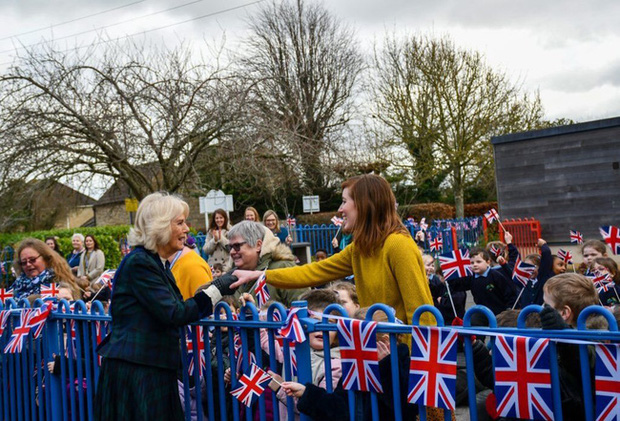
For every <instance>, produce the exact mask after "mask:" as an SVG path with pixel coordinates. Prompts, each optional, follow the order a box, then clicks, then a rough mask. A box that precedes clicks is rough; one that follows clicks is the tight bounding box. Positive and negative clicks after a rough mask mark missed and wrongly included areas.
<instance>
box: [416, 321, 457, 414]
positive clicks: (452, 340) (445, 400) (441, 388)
mask: <svg viewBox="0 0 620 421" xmlns="http://www.w3.org/2000/svg"><path fill="white" fill-rule="evenodd" d="M457 339H458V334H457V332H456V330H450V329H440V328H437V327H422V326H413V333H412V340H411V362H410V365H409V389H408V391H409V393H408V395H407V402H409V403H415V404H418V405H426V406H434V407H437V408H444V409H449V410H450V411H454V406H455V404H454V396H455V393H456V343H457Z"/></svg>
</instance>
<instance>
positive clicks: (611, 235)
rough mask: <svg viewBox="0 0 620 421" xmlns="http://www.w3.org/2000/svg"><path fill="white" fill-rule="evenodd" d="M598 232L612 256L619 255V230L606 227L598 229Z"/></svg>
mask: <svg viewBox="0 0 620 421" xmlns="http://www.w3.org/2000/svg"><path fill="white" fill-rule="evenodd" d="M599 231H600V232H601V235H602V236H603V240H605V242H606V243H607V244H608V245H609V247H610V248H611V250H612V251H613V252H614V254H620V230H619V229H618V227H614V226H612V225H607V226H604V227H600V228H599Z"/></svg>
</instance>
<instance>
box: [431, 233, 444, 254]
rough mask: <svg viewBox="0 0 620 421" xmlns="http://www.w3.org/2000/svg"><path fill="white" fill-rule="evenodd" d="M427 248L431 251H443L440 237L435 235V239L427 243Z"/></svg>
mask: <svg viewBox="0 0 620 421" xmlns="http://www.w3.org/2000/svg"><path fill="white" fill-rule="evenodd" d="M429 246H430V249H431V251H441V250H443V240H442V238H441V235H439V234H437V237H435V238H434V239H432V240H431V241H430V242H429Z"/></svg>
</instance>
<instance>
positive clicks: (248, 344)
mask: <svg viewBox="0 0 620 421" xmlns="http://www.w3.org/2000/svg"><path fill="white" fill-rule="evenodd" d="M42 304H43V302H42V301H41V300H37V301H36V302H35V304H34V305H35V306H40V305H42ZM293 306H294V307H299V308H300V310H299V312H298V313H297V314H298V316H299V318H300V320H301V322H302V326H303V330H304V332H305V333H306V336H307V335H308V334H309V333H310V332H323V333H325V332H332V331H335V330H336V325H335V324H334V323H333V321H330V314H333V313H331V312H332V311H335V313H336V314H339V315H341V316H346V312H345V310H344V309H343V308H342V307H341V306H339V305H330V306H329V307H327V308H326V309H325V311H324V312H323V314H322V316H321V317H320V318H319V319H316V318H313V317H310V314H309V312H308V311H307V310H306V307H305V302H295V303H293ZM27 308H28V302H27V301H26V300H21V301H20V302H19V303H17V302H15V301H14V300H7V303H6V308H3V307H1V306H0V309H2V310H4V309H9V310H10V311H11V315H10V318H9V322H8V324H7V329H6V330H7V332H5V333H4V335H2V338H0V346H1V347H2V350H4V347H5V346H6V344H7V342H8V339H9V336H10V335H11V332H12V330H13V328H14V327H15V326H16V323H17V321H18V319H19V315H20V313H21V312H22V311H24V309H27ZM541 309H542V308H541V307H540V306H535V305H533V306H528V307H526V308H525V309H523V310H522V312H521V314H520V315H519V318H518V321H517V327H516V328H497V327H496V326H497V323H496V320H495V316H494V315H493V313H492V312H490V311H489V310H488V309H487V308H486V307H482V306H474V307H472V308H471V309H469V310H468V311H467V313H466V314H465V317H464V326H463V327H462V328H461V327H451V328H452V329H456V330H457V331H462V330H463V329H475V330H476V331H477V332H479V333H480V334H483V335H486V336H490V337H491V343H492V342H493V340H494V337H495V336H496V335H497V334H500V333H501V334H506V335H519V336H528V337H536V338H550V339H552V341H551V345H550V356H551V357H550V361H551V383H552V392H553V412H554V417H555V419H556V420H561V419H562V407H561V400H560V386H559V366H558V359H557V351H556V343H555V341H554V340H553V339H560V340H577V341H612V342H615V343H618V342H620V332H618V326H617V323H616V321H615V319H614V318H613V316H612V315H611V313H610V312H609V311H608V310H607V309H605V308H603V307H600V306H592V307H589V308H587V309H585V310H584V311H582V313H581V314H580V316H579V319H578V322H577V324H578V328H577V329H574V330H573V329H570V330H561V331H549V330H544V331H543V330H541V329H526V328H525V319H526V317H527V315H528V314H530V313H534V312H536V313H537V312H539V311H540V310H541ZM241 310H242V311H241V312H240V314H239V319H238V320H236V319H235V318H234V317H233V312H232V311H231V309H230V307H229V306H228V305H227V304H225V303H219V304H218V305H217V306H216V308H215V313H214V318H212V319H204V320H201V321H200V322H197V323H194V324H192V334H191V344H192V347H193V349H199V347H198V342H199V339H202V341H203V342H204V352H205V360H206V366H205V367H203V368H202V369H201V370H195V371H194V374H193V384H194V386H193V387H195V388H196V390H197V396H198V399H197V400H196V401H195V402H194V405H195V407H196V408H195V411H194V412H195V416H196V419H198V420H202V419H209V420H216V419H220V420H227V419H233V420H239V419H240V418H241V415H242V414H244V417H245V419H246V420H252V419H254V416H255V415H258V416H259V418H260V419H261V420H265V419H266V415H265V414H266V409H267V407H266V405H267V400H268V399H267V398H266V396H265V395H263V396H261V398H260V399H259V402H258V405H254V406H253V407H252V409H251V410H248V409H242V408H245V407H243V406H242V405H241V404H240V403H239V402H238V401H237V400H236V399H233V398H232V397H231V395H230V393H229V392H230V386H229V385H227V383H226V382H225V381H224V378H225V370H224V367H225V366H226V364H225V361H224V360H225V359H228V360H229V362H228V364H229V366H230V367H231V368H232V369H231V373H230V377H231V381H232V384H233V385H235V384H236V383H237V375H238V374H237V370H236V367H237V358H238V356H237V355H235V354H236V353H235V352H234V342H235V335H236V334H237V335H239V337H240V339H241V343H242V347H241V355H243V359H242V363H241V368H242V370H243V371H245V370H247V368H248V365H249V358H248V356H249V355H250V352H251V353H252V354H253V355H254V358H255V361H256V364H257V365H259V366H261V367H265V368H269V369H271V370H272V371H274V372H275V373H282V375H283V377H284V379H285V380H292V379H294V376H293V372H292V368H291V367H292V366H291V363H290V361H291V349H290V347H289V345H288V342H287V341H283V349H282V351H283V356H284V358H283V360H282V361H278V360H277V355H278V354H277V352H276V347H277V346H280V345H278V342H277V340H276V334H277V329H278V328H280V327H281V326H282V322H281V321H276V320H275V318H274V317H275V316H276V315H278V316H279V317H278V320H285V318H286V314H287V310H286V309H285V308H284V307H283V306H282V305H281V304H279V303H275V304H272V305H271V306H270V307H269V309H268V310H267V312H266V313H259V312H258V310H257V309H256V307H254V305H253V304H251V303H248V304H246V306H245V307H243V308H242V309H241ZM377 312H382V313H385V316H386V318H387V321H388V323H379V325H378V327H377V332H378V333H386V334H388V335H389V342H390V348H391V349H392V350H395V349H397V335H400V334H406V335H410V334H411V329H412V327H411V326H407V325H399V324H396V323H394V316H393V314H394V313H393V311H392V310H391V308H389V307H388V306H386V305H384V304H375V305H373V306H372V307H370V308H369V310H368V312H367V314H366V320H372V319H373V315H374V314H375V313H377ZM425 312H431V313H432V314H433V316H434V317H435V319H436V320H437V325H438V326H442V325H443V319H442V316H441V314H440V313H439V311H438V310H437V309H435V308H434V307H432V306H422V307H420V308H418V309H417V310H416V312H415V313H414V315H413V320H412V324H413V325H417V324H418V322H419V320H420V316H421V315H422V314H423V313H425ZM476 313H479V314H482V315H484V316H485V317H486V318H487V319H488V321H489V325H490V327H488V328H486V327H476V328H471V326H470V321H471V318H472V316H473V315H475V314H476ZM592 314H600V315H602V316H603V317H605V319H606V321H607V323H608V325H609V330H607V331H600V330H597V331H591V330H586V328H585V321H586V319H587V317H588V316H589V315H592ZM331 317H333V316H331ZM109 321H110V317H109V316H108V315H106V314H104V311H103V308H102V307H101V305H100V303H99V302H95V304H93V307H92V309H91V311H89V312H88V311H86V307H85V305H84V304H83V303H82V302H77V303H75V304H73V305H72V306H69V303H67V302H66V301H61V302H60V304H59V307H58V310H55V311H53V312H52V314H51V315H50V317H49V318H48V321H47V323H46V326H45V328H44V330H43V334H42V336H41V337H40V339H36V340H34V339H32V337H31V335H30V336H29V337H28V338H27V339H26V341H25V343H24V348H23V350H22V352H20V353H15V354H7V353H4V352H2V353H1V354H0V378H1V379H2V384H3V386H4V387H3V388H2V391H0V414H1V416H2V418H3V419H7V420H9V419H16V420H31V419H32V420H54V421H55V420H90V419H92V415H93V402H94V396H95V387H96V385H97V379H98V376H99V359H98V356H97V354H96V352H95V348H96V345H97V343H98V341H99V340H100V338H101V337H103V335H105V333H106V323H107V322H109ZM200 326H202V327H203V329H202V330H198V327H200ZM98 327H99V328H100V329H99V330H98ZM98 332H99V335H98ZM199 334H200V335H201V336H202V337H201V338H200V337H199V336H198V335H199ZM471 334H472V332H471V331H464V333H463V334H462V335H461V338H462V339H463V341H464V349H465V351H464V352H465V361H466V368H467V370H466V373H467V383H468V401H469V410H470V418H471V419H472V420H477V419H478V414H477V413H476V394H475V391H476V388H475V384H474V382H475V380H474V375H475V373H474V364H475V362H474V356H473V350H472V337H471ZM73 338H74V339H73ZM225 338H227V339H228V344H229V346H228V348H227V349H226V347H225ZM265 338H266V341H265ZM330 346H331V345H330V342H329V335H325V334H323V352H324V361H325V377H326V388H327V391H328V392H332V391H333V387H332V380H333V379H332V370H331V354H330ZM574 346H575V347H576V348H578V349H579V353H580V358H581V367H580V370H581V375H582V380H583V396H584V407H585V414H586V415H585V419H586V420H592V419H594V403H593V397H592V396H593V394H592V387H593V385H592V384H591V382H590V379H591V375H590V374H591V373H590V370H591V367H590V360H589V358H588V344H586V343H582V344H576V345H574ZM182 348H183V355H187V354H186V352H187V349H186V347H185V342H184V341H182ZM310 352H311V349H310V345H309V341H308V340H306V341H304V342H302V343H299V344H296V346H295V356H296V360H297V373H296V377H297V380H296V381H298V382H300V383H302V384H305V383H307V382H311V381H312V372H311V364H310ZM54 355H59V356H60V358H59V359H58V358H57V360H58V361H59V363H60V374H58V375H57V374H52V373H50V372H49V371H48V369H47V363H49V362H51V361H54ZM212 355H214V356H215V357H214V358H215V362H216V364H215V366H214V367H213V368H212V365H211V356H212ZM389 359H390V370H391V382H392V384H391V387H392V390H393V396H391V397H390V398H391V399H389V400H388V401H389V402H391V405H392V408H391V409H392V410H393V413H394V419H396V420H400V419H402V417H403V414H402V412H401V408H402V407H403V404H404V402H402V401H401V399H402V398H401V392H402V391H401V390H400V387H401V385H400V384H399V376H403V375H405V376H408V373H399V370H398V367H399V364H398V355H397V353H396V352H392V353H391V354H390V356H389ZM183 367H184V369H183V373H184V375H183V389H184V392H185V393H184V396H185V397H186V400H185V402H184V408H185V411H186V419H188V420H189V419H191V407H192V404H191V402H190V399H189V396H190V383H191V382H190V379H189V375H188V373H187V367H188V361H187V357H186V358H183ZM576 368H577V367H575V369H576ZM569 369H572V367H570V368H569ZM203 384H204V386H205V389H204V390H205V394H204V396H202V393H201V392H200V391H201V389H202V385H203ZM269 393H270V392H269ZM346 395H347V398H346V400H347V402H348V407H349V408H355V407H356V406H355V401H356V400H358V399H361V395H359V394H358V393H355V392H351V391H349V392H347V394H346ZM377 399H378V396H377V394H375V393H370V408H371V414H372V419H378V417H379V415H378V414H379V412H378V400H377ZM279 402H280V401H279V400H278V399H277V398H276V397H275V396H272V398H271V408H270V409H271V411H272V412H273V414H274V419H279V413H280V411H281V410H282V409H283V407H281V406H280V404H279ZM385 402H386V399H383V405H385ZM286 404H287V405H286V409H285V410H286V411H287V416H288V418H289V419H293V418H294V408H295V405H294V404H293V400H292V398H290V397H289V398H287V399H286ZM419 412H420V419H421V420H422V421H424V420H425V419H426V409H425V408H424V407H419ZM203 414H204V415H205V416H206V418H205V416H203ZM350 414H351V419H354V417H355V414H354V412H353V409H351V411H350ZM445 417H446V419H450V417H451V414H449V413H448V411H446V414H445ZM301 419H302V420H304V419H309V418H308V417H307V416H306V415H304V414H301Z"/></svg>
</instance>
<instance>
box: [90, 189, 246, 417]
mask: <svg viewBox="0 0 620 421" xmlns="http://www.w3.org/2000/svg"><path fill="white" fill-rule="evenodd" d="M188 213H189V208H188V206H187V203H185V202H184V201H183V200H181V199H180V198H178V197H176V196H171V195H168V194H166V193H153V194H150V195H149V196H147V197H145V198H144V200H142V202H141V203H140V206H139V207H138V211H137V213H136V223H135V226H134V227H133V228H132V229H131V231H130V232H129V236H128V241H129V244H130V245H131V246H132V247H133V248H134V249H133V250H132V251H131V253H129V254H128V255H127V256H125V258H124V259H123V261H122V262H121V264H120V266H119V267H118V269H117V271H116V276H115V278H114V292H113V294H112V303H111V304H110V314H111V316H112V326H111V333H110V334H109V335H108V336H106V338H105V339H104V340H103V341H102V343H101V345H100V346H99V348H98V353H99V354H100V355H102V356H103V357H105V358H104V359H103V364H102V366H101V375H100V377H99V383H98V388H97V397H96V399H95V419H97V420H155V419H161V420H177V419H183V410H182V408H181V403H180V400H179V393H178V389H177V369H178V368H179V367H180V364H181V349H180V346H179V341H180V339H181V338H180V327H181V326H184V325H186V324H188V323H191V322H194V321H196V320H198V319H199V318H201V317H205V316H208V315H210V314H211V313H212V311H213V306H214V305H215V303H217V302H218V301H219V300H220V298H221V297H222V294H224V295H226V294H231V293H232V291H231V290H230V289H229V285H230V284H231V283H232V282H233V281H234V280H235V279H236V278H234V277H232V276H230V275H227V276H223V277H220V278H218V279H216V280H214V281H213V283H212V284H211V286H209V287H208V288H207V289H205V290H201V291H199V292H197V293H196V295H194V296H193V297H192V298H190V299H188V300H186V301H183V297H182V296H181V293H180V292H179V289H178V288H177V285H176V283H175V280H174V277H173V275H172V273H171V272H170V269H169V263H168V260H167V259H169V258H170V257H171V256H173V255H174V254H175V253H176V252H178V251H180V250H182V249H183V245H184V243H185V240H186V238H187V233H188V232H189V228H188V227H187V223H186V220H187V216H188ZM205 281H206V279H205Z"/></svg>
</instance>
